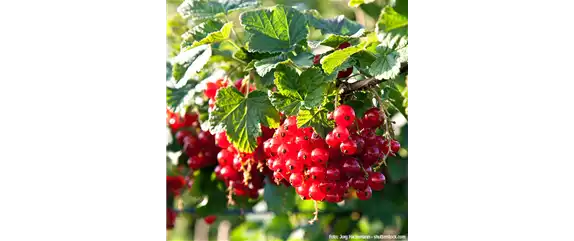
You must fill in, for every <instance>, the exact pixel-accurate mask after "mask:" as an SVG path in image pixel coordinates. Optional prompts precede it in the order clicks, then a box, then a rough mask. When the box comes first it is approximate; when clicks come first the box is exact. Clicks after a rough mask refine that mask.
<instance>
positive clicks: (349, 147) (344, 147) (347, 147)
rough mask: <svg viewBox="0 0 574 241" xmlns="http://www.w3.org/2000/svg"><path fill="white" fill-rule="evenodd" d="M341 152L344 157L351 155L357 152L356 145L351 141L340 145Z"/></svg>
mask: <svg viewBox="0 0 574 241" xmlns="http://www.w3.org/2000/svg"><path fill="white" fill-rule="evenodd" d="M341 152H342V153H343V154H345V155H353V154H355V153H356V152H357V144H356V143H355V142H353V141H352V140H346V141H344V142H343V143H341Z"/></svg>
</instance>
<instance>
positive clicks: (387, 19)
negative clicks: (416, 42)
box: [377, 6, 408, 33]
mask: <svg viewBox="0 0 574 241" xmlns="http://www.w3.org/2000/svg"><path fill="white" fill-rule="evenodd" d="M407 25H408V19H407V17H405V16H403V15H401V14H399V13H397V12H396V11H395V10H394V9H393V8H392V7H391V6H386V7H385V8H383V11H382V12H381V16H380V17H379V19H378V21H377V32H379V31H384V32H387V33H389V32H391V31H393V30H398V29H401V30H404V31H406V27H407ZM395 32H396V31H395Z"/></svg>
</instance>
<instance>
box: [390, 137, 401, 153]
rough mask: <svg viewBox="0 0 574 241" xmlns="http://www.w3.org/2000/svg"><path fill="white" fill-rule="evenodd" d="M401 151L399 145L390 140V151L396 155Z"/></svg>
mask: <svg viewBox="0 0 574 241" xmlns="http://www.w3.org/2000/svg"><path fill="white" fill-rule="evenodd" d="M400 149H401V143H399V142H398V141H396V140H391V151H393V152H394V153H397V152H398V151H399V150H400Z"/></svg>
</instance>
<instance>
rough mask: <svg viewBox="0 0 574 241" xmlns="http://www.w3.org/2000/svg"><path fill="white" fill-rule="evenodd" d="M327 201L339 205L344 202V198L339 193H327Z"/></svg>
mask: <svg viewBox="0 0 574 241" xmlns="http://www.w3.org/2000/svg"><path fill="white" fill-rule="evenodd" d="M325 201H327V202H331V203H338V202H340V201H343V196H341V195H339V194H338V193H327V195H325Z"/></svg>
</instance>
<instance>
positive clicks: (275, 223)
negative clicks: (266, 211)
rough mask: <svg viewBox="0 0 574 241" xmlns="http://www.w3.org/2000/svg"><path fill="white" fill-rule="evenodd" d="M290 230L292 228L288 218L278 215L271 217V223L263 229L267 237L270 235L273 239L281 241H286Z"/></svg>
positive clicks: (284, 215)
mask: <svg viewBox="0 0 574 241" xmlns="http://www.w3.org/2000/svg"><path fill="white" fill-rule="evenodd" d="M292 230H293V226H292V225H291V222H290V221H289V216H287V215H286V214H278V215H277V216H275V217H273V219H272V220H271V222H270V223H269V224H268V225H267V227H265V233H266V234H267V235H272V236H273V237H275V238H280V239H281V240H287V238H289V235H290V234H291V231H292Z"/></svg>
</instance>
